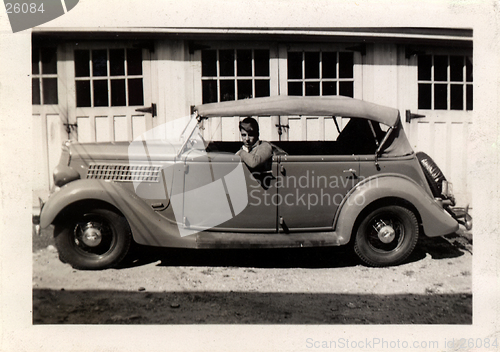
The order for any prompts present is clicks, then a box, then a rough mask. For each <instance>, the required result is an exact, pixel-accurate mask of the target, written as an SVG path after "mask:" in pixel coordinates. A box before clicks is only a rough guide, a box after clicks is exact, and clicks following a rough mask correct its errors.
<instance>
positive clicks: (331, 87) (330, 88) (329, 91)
mask: <svg viewBox="0 0 500 352" xmlns="http://www.w3.org/2000/svg"><path fill="white" fill-rule="evenodd" d="M323 95H337V82H323Z"/></svg>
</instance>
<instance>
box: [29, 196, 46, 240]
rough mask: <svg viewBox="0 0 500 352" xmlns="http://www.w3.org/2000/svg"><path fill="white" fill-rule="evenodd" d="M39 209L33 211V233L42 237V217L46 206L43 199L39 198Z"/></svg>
mask: <svg viewBox="0 0 500 352" xmlns="http://www.w3.org/2000/svg"><path fill="white" fill-rule="evenodd" d="M38 202H39V207H38V208H36V207H35V208H34V209H33V214H32V216H31V222H32V224H33V233H34V234H36V235H37V236H39V235H40V215H41V214H42V209H43V206H44V204H45V203H44V202H43V200H42V198H38Z"/></svg>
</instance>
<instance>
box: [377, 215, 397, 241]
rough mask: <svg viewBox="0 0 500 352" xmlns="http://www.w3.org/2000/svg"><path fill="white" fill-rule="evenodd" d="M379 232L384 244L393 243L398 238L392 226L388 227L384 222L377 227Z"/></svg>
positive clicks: (378, 234) (380, 222)
mask: <svg viewBox="0 0 500 352" xmlns="http://www.w3.org/2000/svg"><path fill="white" fill-rule="evenodd" d="M374 228H375V230H376V231H377V236H378V239H379V240H380V242H382V243H391V242H392V241H393V240H394V238H395V237H396V231H395V230H394V228H393V227H392V226H391V225H387V224H386V223H385V222H383V221H382V220H381V221H379V222H378V223H377V224H376V225H375V226H374Z"/></svg>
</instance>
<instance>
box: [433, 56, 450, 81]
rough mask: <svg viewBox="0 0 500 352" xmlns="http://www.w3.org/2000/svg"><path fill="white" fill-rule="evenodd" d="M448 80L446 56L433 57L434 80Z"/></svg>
mask: <svg viewBox="0 0 500 352" xmlns="http://www.w3.org/2000/svg"><path fill="white" fill-rule="evenodd" d="M447 79H448V56H445V55H436V56H434V80H435V81H446V80H447Z"/></svg>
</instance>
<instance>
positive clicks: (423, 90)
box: [418, 83, 432, 109]
mask: <svg viewBox="0 0 500 352" xmlns="http://www.w3.org/2000/svg"><path fill="white" fill-rule="evenodd" d="M431 92H432V90H431V85H430V84H422V83H420V84H419V85H418V108H419V109H431V108H432V105H431V101H432V95H431Z"/></svg>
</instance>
